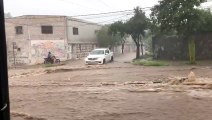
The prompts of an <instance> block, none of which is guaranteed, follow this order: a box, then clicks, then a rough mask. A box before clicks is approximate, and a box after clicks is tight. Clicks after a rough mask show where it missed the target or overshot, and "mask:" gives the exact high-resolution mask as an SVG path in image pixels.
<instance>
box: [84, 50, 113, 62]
mask: <svg viewBox="0 0 212 120" xmlns="http://www.w3.org/2000/svg"><path fill="white" fill-rule="evenodd" d="M113 57H114V56H113V52H111V51H110V50H109V49H108V48H98V49H94V50H93V51H91V52H90V54H89V55H88V56H87V57H86V58H85V64H105V63H107V62H112V61H113V59H114V58H113Z"/></svg>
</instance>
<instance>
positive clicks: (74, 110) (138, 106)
mask: <svg viewBox="0 0 212 120" xmlns="http://www.w3.org/2000/svg"><path fill="white" fill-rule="evenodd" d="M133 57H134V54H133V55H131V54H129V55H125V56H118V57H117V58H115V62H113V63H108V64H106V65H102V66H100V65H92V66H85V65H83V62H82V60H79V61H76V62H73V63H70V64H67V65H65V66H62V67H58V68H45V69H35V70H31V69H29V70H28V69H26V70H16V71H15V70H11V71H10V73H9V75H10V81H9V82H10V101H11V111H12V112H11V115H12V120H211V119H212V69H211V66H198V67H195V68H194V67H192V66H165V67H143V66H135V65H132V64H130V63H129V61H130V60H131V59H132V58H133ZM191 70H192V71H194V72H195V74H196V76H197V79H199V80H202V81H204V84H203V82H202V83H201V84H199V83H198V84H192V85H187V84H171V79H173V78H175V77H187V75H188V74H189V72H190V71H191ZM23 71H25V73H23ZM27 71H28V72H27ZM18 72H20V75H18ZM14 73H16V74H14ZM205 81H206V83H205ZM210 85H211V88H210Z"/></svg>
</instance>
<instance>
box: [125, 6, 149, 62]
mask: <svg viewBox="0 0 212 120" xmlns="http://www.w3.org/2000/svg"><path fill="white" fill-rule="evenodd" d="M134 13H135V14H134V16H133V17H132V18H130V20H129V21H127V22H126V24H125V26H126V29H125V30H126V33H127V34H129V35H131V37H132V39H133V41H134V42H135V44H136V47H137V50H136V59H138V58H139V57H140V47H141V48H143V42H142V39H143V37H144V35H145V30H146V29H147V28H148V23H149V19H148V18H147V17H146V15H145V12H143V11H142V10H141V8H139V7H136V8H135V9H134ZM142 55H143V49H142Z"/></svg>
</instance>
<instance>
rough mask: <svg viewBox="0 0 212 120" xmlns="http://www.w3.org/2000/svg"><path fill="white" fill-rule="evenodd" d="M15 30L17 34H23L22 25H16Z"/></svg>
mask: <svg viewBox="0 0 212 120" xmlns="http://www.w3.org/2000/svg"><path fill="white" fill-rule="evenodd" d="M15 31H16V34H17V35H19V34H23V27H22V26H16V27H15Z"/></svg>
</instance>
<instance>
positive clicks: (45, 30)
mask: <svg viewBox="0 0 212 120" xmlns="http://www.w3.org/2000/svg"><path fill="white" fill-rule="evenodd" d="M41 32H42V34H53V26H41Z"/></svg>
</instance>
